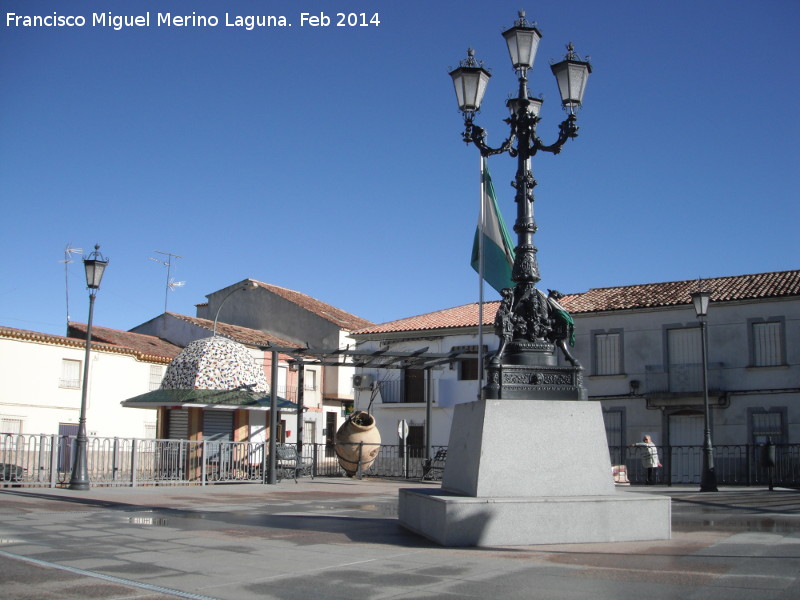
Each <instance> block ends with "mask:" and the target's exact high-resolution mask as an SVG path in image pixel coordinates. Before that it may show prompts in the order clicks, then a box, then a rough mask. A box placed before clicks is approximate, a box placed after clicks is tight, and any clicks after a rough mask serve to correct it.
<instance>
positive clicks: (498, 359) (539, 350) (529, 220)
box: [450, 11, 592, 400]
mask: <svg viewBox="0 0 800 600" xmlns="http://www.w3.org/2000/svg"><path fill="white" fill-rule="evenodd" d="M503 37H504V38H505V40H506V44H507V46H508V53H509V56H510V58H511V64H512V65H513V66H514V69H515V70H516V72H517V76H518V82H519V88H518V92H517V96H516V98H512V99H510V100H508V102H507V103H506V104H507V106H508V109H509V111H510V116H509V118H508V119H506V120H505V122H506V123H508V125H509V126H510V129H511V132H510V135H509V137H508V138H507V139H506V140H505V141H504V142H503V143H502V145H500V146H499V147H497V148H492V147H490V146H489V145H487V143H486V132H485V130H484V129H483V128H481V127H479V126H477V125H476V124H475V114H476V113H477V112H478V111H479V110H480V107H481V103H482V102H483V96H484V93H485V92H486V88H487V86H488V83H489V78H490V77H491V74H490V73H489V71H487V70H486V69H485V68H484V67H483V64H482V63H481V62H479V61H477V60H476V59H475V52H474V50H473V49H471V48H470V49H469V50H468V51H467V58H466V59H464V60H462V61H461V63H460V66H459V67H458V68H456V69H453V70H452V71H451V72H450V77H451V78H452V79H453V85H454V86H455V92H456V99H457V101H458V107H459V109H460V110H461V112H462V113H463V116H464V126H465V129H464V132H463V134H462V137H463V138H464V141H465V142H466V143H468V144H469V143H471V144H474V145H475V146H476V147H477V148H478V150H479V151H480V153H481V156H483V157H488V156H492V155H494V154H505V153H506V152H507V153H508V154H509V155H511V156H512V157H514V158H516V159H517V172H516V176H515V180H514V182H513V183H512V184H511V185H512V186H513V187H514V188H515V189H516V198H515V201H516V203H517V219H516V221H515V223H514V231H515V232H516V233H517V246H516V248H515V249H514V252H515V258H514V264H513V267H512V273H511V280H512V281H513V282H514V288H513V289H511V288H506V289H504V290H503V292H502V294H503V298H504V299H503V301H502V303H501V306H500V309H499V310H498V315H497V317H496V318H495V332H496V333H497V335H498V337H499V338H500V340H501V345H500V349H499V350H498V352H497V353H496V354H495V355H494V357H493V358H492V359H491V361H490V362H489V366H488V369H487V375H488V377H487V380H488V384H487V386H486V388H485V389H484V393H485V397H486V398H528V399H536V398H537V397H539V396H541V399H554V400H559V399H560V400H567V399H585V398H586V392H585V389H584V388H583V386H582V367H581V366H580V365H579V364H578V362H577V361H576V360H575V359H574V358H573V357H572V356H571V355H570V353H569V351H568V350H567V348H566V344H565V343H564V340H565V339H566V338H567V337H568V334H567V333H566V331H567V330H568V329H569V327H568V326H567V324H566V323H570V324H571V318H570V317H569V315H568V314H567V313H566V311H564V310H563V308H561V307H560V305H559V304H558V298H559V297H560V294H558V293H557V292H556V293H552V292H551V294H550V295H549V296H546V295H545V294H543V293H542V292H540V291H539V290H537V289H536V284H537V283H538V282H539V281H540V279H541V277H540V276H539V266H538V263H537V260H536V252H537V248H536V246H535V245H534V243H533V236H534V234H535V233H536V231H537V229H538V228H537V225H536V222H535V220H534V218H533V202H534V196H533V188H534V186H535V185H536V181H535V180H534V178H533V173H532V172H531V166H530V163H531V157H532V156H533V155H535V154H536V153H537V152H539V151H543V152H550V153H552V154H558V153H559V152H560V151H561V147H562V146H563V145H564V144H565V143H566V142H567V140H569V139H571V138H575V137H577V135H578V127H577V125H576V120H577V110H578V108H579V107H580V106H581V104H582V102H583V93H584V91H585V90H586V81H587V80H588V77H589V73H591V72H592V67H591V65H590V64H589V62H588V61H587V60H583V59H581V58H580V57H579V56H578V55H577V54H576V53H575V49H574V48H573V46H572V44H569V45H568V46H567V50H568V51H567V55H566V57H565V58H564V59H563V60H562V61H561V62H558V63H556V64H553V65H551V67H550V68H551V70H552V72H553V74H554V75H555V77H556V81H557V83H558V87H559V91H560V94H561V104H562V106H563V108H564V110H565V111H566V112H567V118H566V120H564V121H563V122H562V123H561V124H560V125H559V135H558V139H557V140H556V141H555V143H553V144H550V145H547V144H544V143H543V142H542V141H541V140H540V139H539V138H538V137H537V135H536V125H537V124H538V123H539V121H540V118H539V111H540V109H541V107H542V100H541V99H537V98H533V97H532V96H531V95H530V94H529V93H528V71H529V70H530V69H531V68H532V67H533V62H534V59H535V57H536V51H537V49H538V47H539V41H540V40H541V38H542V34H541V33H540V32H539V30H538V29H537V27H536V24H535V23H529V22H528V21H527V20H526V18H525V12H524V11H520V12H519V18H518V19H517V20H516V21H515V23H514V26H513V27H511V28H509V29H508V30H506V31H505V32H503ZM556 345H558V346H559V347H560V348H561V349H562V351H563V353H564V354H565V358H566V359H567V360H568V361H569V362H570V364H571V366H558V364H557V363H558V357H557V355H556V352H555V347H556Z"/></svg>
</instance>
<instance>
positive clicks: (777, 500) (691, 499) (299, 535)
mask: <svg viewBox="0 0 800 600" xmlns="http://www.w3.org/2000/svg"><path fill="white" fill-rule="evenodd" d="M430 485H435V484H430V483H427V484H420V483H416V482H409V481H400V482H398V481H386V480H371V479H367V480H363V481H357V480H350V479H338V478H331V479H320V478H317V479H316V480H313V481H312V480H310V479H301V480H300V481H299V483H297V484H295V483H293V482H292V481H289V480H284V481H282V482H281V483H279V484H277V485H260V484H259V485H217V486H208V487H140V488H92V489H91V490H88V491H85V492H73V491H69V490H51V489H37V488H25V489H21V488H11V489H9V488H3V489H0V598H3V599H5V600H22V599H24V598H30V599H36V600H48V599H51V598H53V599H55V598H58V599H59V600H71V599H80V600H84V599H87V598H100V599H107V600H110V599H125V600H128V599H134V598H135V599H138V600H144V599H148V600H155V599H159V600H166V599H168V598H169V599H172V598H176V597H177V598H195V599H208V598H216V599H225V600H227V599H230V600H248V599H251V598H267V599H272V598H274V599H280V600H290V599H303V600H306V599H311V600H316V599H320V600H322V599H337V600H338V599H343V600H344V599H346V600H361V599H364V600H373V599H375V600H377V599H389V598H403V599H408V600H412V599H423V598H445V599H448V598H453V599H456V598H469V599H471V598H491V599H493V600H501V599H516V598H520V599H522V598H524V599H538V598H544V599H573V598H574V599H583V598H585V599H592V600H597V599H605V598H608V599H614V600H624V599H634V598H635V599H637V600H659V599H662V598H676V599H677V598H679V599H681V600H691V599H703V600H714V599H724V600H738V599H742V600H771V599H785V600H789V599H792V600H796V599H798V598H800V492H798V491H796V490H785V489H776V490H775V491H772V492H770V491H768V490H765V489H763V488H723V489H722V490H721V491H720V492H719V493H713V494H712V493H708V494H700V493H698V492H697V488H696V487H692V488H684V487H671V488H670V487H652V488H651V487H647V488H643V487H634V488H629V489H628V490H627V491H628V493H645V494H651V493H658V494H667V495H669V496H671V497H672V499H673V502H672V511H673V536H672V539H671V540H667V541H657V542H625V543H609V544H578V545H558V546H525V547H508V548H442V547H440V546H437V545H435V544H432V543H430V542H428V541H426V540H425V539H422V538H420V537H417V536H416V535H414V534H411V533H409V532H407V531H405V530H404V529H403V528H401V527H400V526H399V525H398V522H397V519H396V516H397V497H398V494H397V490H398V489H399V488H401V487H417V486H430ZM619 527H620V528H624V527H625V523H623V522H621V523H619Z"/></svg>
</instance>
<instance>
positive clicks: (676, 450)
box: [669, 413, 703, 483]
mask: <svg viewBox="0 0 800 600" xmlns="http://www.w3.org/2000/svg"><path fill="white" fill-rule="evenodd" d="M669 445H670V447H671V455H670V466H671V473H672V483H700V473H701V471H702V448H703V415H701V414H699V413H681V414H675V415H670V416H669Z"/></svg>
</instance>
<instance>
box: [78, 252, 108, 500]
mask: <svg viewBox="0 0 800 600" xmlns="http://www.w3.org/2000/svg"><path fill="white" fill-rule="evenodd" d="M83 266H84V269H85V270H86V287H87V288H89V322H88V324H87V326H86V354H85V356H84V359H83V386H82V388H81V412H80V415H79V417H78V437H77V438H76V439H75V457H74V459H73V462H72V474H71V476H70V480H69V489H71V490H88V489H89V470H88V465H87V453H86V446H87V441H88V439H87V437H86V398H87V394H88V391H89V358H90V356H91V352H92V318H93V317H94V297H95V296H96V295H97V290H99V289H100V282H101V281H102V280H103V273H105V270H106V267H107V266H108V259H107V258H105V257H104V256H103V255H102V254H100V244H95V247H94V252H92V253H91V254H90V255H89V256H88V257H84V259H83Z"/></svg>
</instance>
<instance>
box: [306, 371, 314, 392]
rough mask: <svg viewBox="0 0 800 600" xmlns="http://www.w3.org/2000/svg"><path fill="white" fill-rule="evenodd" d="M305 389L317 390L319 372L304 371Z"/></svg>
mask: <svg viewBox="0 0 800 600" xmlns="http://www.w3.org/2000/svg"><path fill="white" fill-rule="evenodd" d="M303 389H304V390H312V391H313V390H316V389H317V372H316V371H311V370H306V371H305V372H304V373H303Z"/></svg>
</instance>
